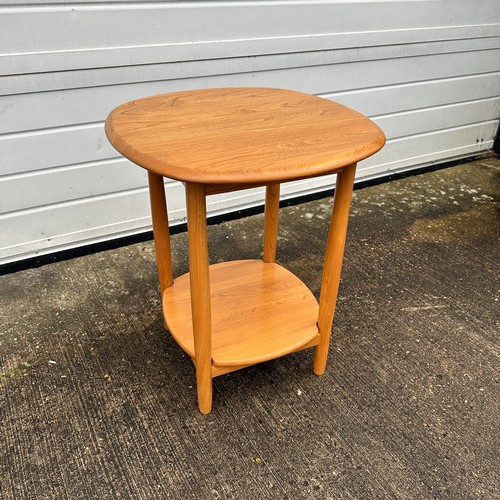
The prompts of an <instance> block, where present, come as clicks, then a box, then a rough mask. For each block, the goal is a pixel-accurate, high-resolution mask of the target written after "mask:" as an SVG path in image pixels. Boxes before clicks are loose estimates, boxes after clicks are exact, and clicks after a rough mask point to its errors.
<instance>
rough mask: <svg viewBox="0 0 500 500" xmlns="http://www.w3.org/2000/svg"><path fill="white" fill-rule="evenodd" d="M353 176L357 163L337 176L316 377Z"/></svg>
mask: <svg viewBox="0 0 500 500" xmlns="http://www.w3.org/2000/svg"><path fill="white" fill-rule="evenodd" d="M355 173H356V164H353V165H349V166H347V167H345V168H344V169H343V170H342V172H340V173H338V174H337V183H336V185H335V196H334V200H333V211H332V217H331V220H330V229H329V232H328V240H327V244H326V255H325V264H324V268H323V278H322V280H321V293H320V299H319V315H318V330H319V334H320V340H319V344H318V345H317V347H316V348H315V350H314V362H313V371H314V373H315V374H316V375H322V374H323V373H324V371H325V368H326V360H327V357H328V348H329V345H330V334H331V330H332V323H333V316H334V313H335V304H336V302H337V294H338V290H339V282H340V273H341V271H342V259H343V256H344V246H345V238H346V233H347V222H348V219H349V207H350V204H351V198H352V188H353V184H354V175H355Z"/></svg>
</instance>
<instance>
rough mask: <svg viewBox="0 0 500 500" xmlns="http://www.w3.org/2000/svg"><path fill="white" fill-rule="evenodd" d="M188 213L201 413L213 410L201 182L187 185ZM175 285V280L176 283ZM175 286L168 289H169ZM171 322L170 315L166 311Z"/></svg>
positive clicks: (190, 298)
mask: <svg viewBox="0 0 500 500" xmlns="http://www.w3.org/2000/svg"><path fill="white" fill-rule="evenodd" d="M186 208H187V216H188V242H189V271H190V272H189V281H190V286H189V289H190V293H189V294H188V302H189V304H190V314H189V318H190V323H191V325H192V326H191V331H190V335H191V341H192V342H193V347H194V349H193V350H192V351H191V354H192V357H194V359H195V365H196V386H197V391H198V406H199V408H200V411H201V413H209V412H210V410H211V409H212V363H211V343H212V335H211V325H212V320H211V307H210V280H209V274H208V243H207V213H206V199H205V189H204V187H203V185H201V184H189V183H188V184H186ZM174 284H175V282H174ZM171 288H172V287H169V288H166V290H170V289H171ZM166 316H167V317H166V318H165V319H166V323H167V325H169V317H168V316H169V315H168V314H166Z"/></svg>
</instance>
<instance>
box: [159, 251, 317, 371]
mask: <svg viewBox="0 0 500 500" xmlns="http://www.w3.org/2000/svg"><path fill="white" fill-rule="evenodd" d="M210 292H211V308H212V309H211V310H212V364H213V365H214V366H244V365H250V364H255V363H260V362H262V361H267V360H270V359H274V358H277V357H280V356H283V355H285V354H288V353H291V352H293V351H296V350H298V349H300V348H301V347H303V346H305V345H306V344H308V343H309V342H311V341H312V340H314V339H315V338H316V337H317V336H318V327H317V321H318V303H317V301H316V299H315V297H314V295H313V294H312V293H311V291H310V290H309V289H308V288H307V286H306V285H304V283H302V281H300V280H299V278H297V277H296V276H295V275H293V274H292V273H291V272H290V271H287V270H286V269H285V268H283V267H281V266H279V265H278V264H274V263H266V262H262V261H261V260H237V261H232V262H224V263H221V264H215V265H213V266H210ZM163 311H164V315H165V321H166V324H167V327H168V329H169V331H170V333H171V334H172V336H173V337H174V339H175V340H176V342H177V343H178V344H179V345H180V346H181V347H182V349H183V350H184V351H185V352H186V353H187V354H189V355H190V356H191V357H192V358H194V339H193V326H192V321H191V296H190V286H189V273H188V274H184V275H183V276H180V277H179V278H177V279H176V280H175V282H174V284H173V285H172V286H171V287H169V288H167V289H165V291H164V292H163Z"/></svg>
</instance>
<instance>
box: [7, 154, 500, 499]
mask: <svg viewBox="0 0 500 500" xmlns="http://www.w3.org/2000/svg"><path fill="white" fill-rule="evenodd" d="M499 169H500V161H499V160H498V159H497V158H494V157H492V158H490V159H483V160H481V161H478V162H474V163H470V164H464V165H460V166H457V167H453V168H448V169H445V170H440V171H436V172H433V173H428V174H424V175H418V176H414V177H408V178H405V179H401V180H398V181H394V182H390V183H386V184H381V185H379V186H375V187H371V188H366V189H362V190H359V191H356V192H355V195H354V198H353V206H352V212H351V218H350V223H349V224H350V226H349V234H348V242H347V246H346V256H345V262H344V270H343V278H342V283H341V289H340V294H339V299H338V305H337V312H336V318H335V321H334V328H333V335H332V342H331V351H330V353H331V354H330V359H329V364H328V367H327V371H326V373H325V374H324V375H323V376H322V377H316V376H314V375H313V374H312V370H311V368H312V353H311V352H309V351H302V352H299V353H294V354H292V355H290V356H286V357H284V358H281V359H279V360H275V361H272V362H268V363H263V364H260V365H256V366H254V367H251V368H248V369H246V370H243V371H239V372H235V373H232V374H228V375H225V376H222V377H218V378H217V379H215V381H214V410H213V412H212V413H211V414H210V415H207V416H202V415H201V414H199V413H198V410H197V407H196V401H195V380H194V371H193V368H192V365H191V362H190V360H189V359H188V358H187V356H186V355H185V354H184V353H183V352H182V351H181V350H180V349H179V348H178V347H177V346H176V344H175V343H174V342H173V340H172V338H171V337H170V336H169V335H168V334H167V333H165V331H164V327H163V321H162V317H161V312H160V300H159V290H158V281H157V277H156V269H155V262H154V247H153V244H152V242H146V243H140V244H136V245H131V246H129V247H124V248H120V249H116V250H111V251H108V252H102V253H99V254H94V255H89V256H86V257H82V258H78V259H74V260H72V261H67V262H59V263H56V264H51V265H47V266H44V267H41V268H38V269H30V270H26V271H22V272H19V273H14V274H11V275H7V276H3V277H0V303H1V304H2V314H1V315H0V439H1V442H0V498H5V499H11V498H26V499H31V498H85V499H87V498H183V499H184V498H193V499H200V498H215V499H217V498H224V499H226V498H234V499H246V498H249V499H250V498H293V499H295V498H318V499H324V498H363V499H364V498H408V499H414V498H418V499H421V498H422V499H425V498H429V499H430V498H450V499H461V498H484V499H490V498H497V497H498V491H499V490H500V486H499V485H500V477H499V472H498V471H499V470H500V459H499V457H500V449H499V442H498V436H499V435H500V428H499V418H498V415H499V413H500V405H499V398H498V393H499V380H500V368H499V367H500V359H499V358H500V347H499V342H498V306H499V293H498V277H499V272H498V240H499V236H500V230H499V224H498V220H497V219H496V215H495V213H496V212H495V211H496V210H497V204H498V201H499V199H498V189H499V185H500V184H499V181H498V175H499V172H500V170H499ZM330 211H331V199H330V197H327V198H325V199H321V200H317V201H314V202H310V203H304V204H301V205H296V206H290V207H287V208H284V209H282V210H281V213H280V237H279V241H278V259H279V261H280V263H282V264H283V265H284V266H286V267H287V268H289V269H290V270H291V271H293V272H294V273H295V274H297V275H298V276H299V277H301V278H302V280H303V281H304V282H306V283H307V284H308V285H309V286H310V288H311V290H312V291H313V293H314V294H315V295H316V296H318V295H319V287H320V283H321V271H322V266H323V254H324V248H325V243H326V236H327V232H328V220H329V216H330ZM262 227H263V217H262V215H257V216H253V217H248V218H245V219H242V220H235V221H229V222H225V223H223V224H219V225H215V226H210V227H209V231H208V234H209V247H210V259H211V261H212V262H220V261H224V260H229V259H243V258H256V257H259V256H260V254H261V252H262V242H261V239H262ZM172 249H173V260H174V274H175V275H176V276H178V275H180V274H183V273H184V272H186V271H187V269H188V262H187V238H186V234H177V235H175V236H174V237H173V238H172ZM249 334H251V332H249Z"/></svg>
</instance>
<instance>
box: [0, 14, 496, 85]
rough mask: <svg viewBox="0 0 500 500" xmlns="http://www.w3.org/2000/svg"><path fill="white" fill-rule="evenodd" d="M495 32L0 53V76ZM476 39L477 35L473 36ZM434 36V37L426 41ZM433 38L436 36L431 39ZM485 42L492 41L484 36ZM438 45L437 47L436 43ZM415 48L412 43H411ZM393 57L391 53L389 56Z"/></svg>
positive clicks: (465, 38)
mask: <svg viewBox="0 0 500 500" xmlns="http://www.w3.org/2000/svg"><path fill="white" fill-rule="evenodd" d="M499 36H500V24H489V25H470V26H443V27H439V28H425V29H422V28H415V29H405V30H400V29H394V30H390V31H383V30H382V31H372V32H367V31H358V32H351V33H345V32H342V33H319V34H316V33H311V35H309V36H307V35H297V34H293V35H290V36H283V37H275V36H273V37H267V38H255V37H253V38H248V39H242V38H241V37H240V38H238V39H235V40H221V39H220V38H219V39H217V40H214V41H206V40H205V41H201V42H188V43H179V42H175V43H170V44H161V45H139V46H130V45H127V46H123V47H120V46H119V47H110V48H93V49H85V48H81V49H77V50H68V49H66V48H64V47H63V48H61V49H60V50H53V51H45V52H42V51H40V50H39V47H38V46H37V47H33V49H32V50H33V52H26V53H15V54H9V53H4V54H0V76H2V75H19V74H31V73H48V72H56V71H70V70H73V71H74V70H79V69H90V68H93V69H97V68H109V67H119V66H134V65H145V64H161V63H169V62H170V63H171V62H178V61H200V60H206V59H210V60H214V59H224V58H234V57H248V56H262V55H271V54H287V53H292V52H312V51H315V52H317V51H328V50H343V49H344V50H345V49H355V48H358V49H359V48H362V47H363V48H364V47H374V46H388V45H396V46H398V45H405V46H408V45H409V44H415V43H419V44H422V43H424V42H428V43H427V44H426V45H425V47H419V49H420V50H421V51H426V52H427V53H429V51H436V50H444V51H449V50H450V49H449V48H446V46H445V45H442V42H446V41H453V42H454V44H453V45H454V47H455V50H477V49H478V48H481V47H485V46H488V40H481V39H482V38H492V37H499ZM478 39H479V40H478ZM429 42H434V43H429ZM436 42H441V44H440V45H437V44H436ZM490 43H493V42H491V41H490ZM439 48H440V49H439ZM413 50H414V51H415V50H416V49H415V48H414V49H413ZM392 57H394V56H392Z"/></svg>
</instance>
